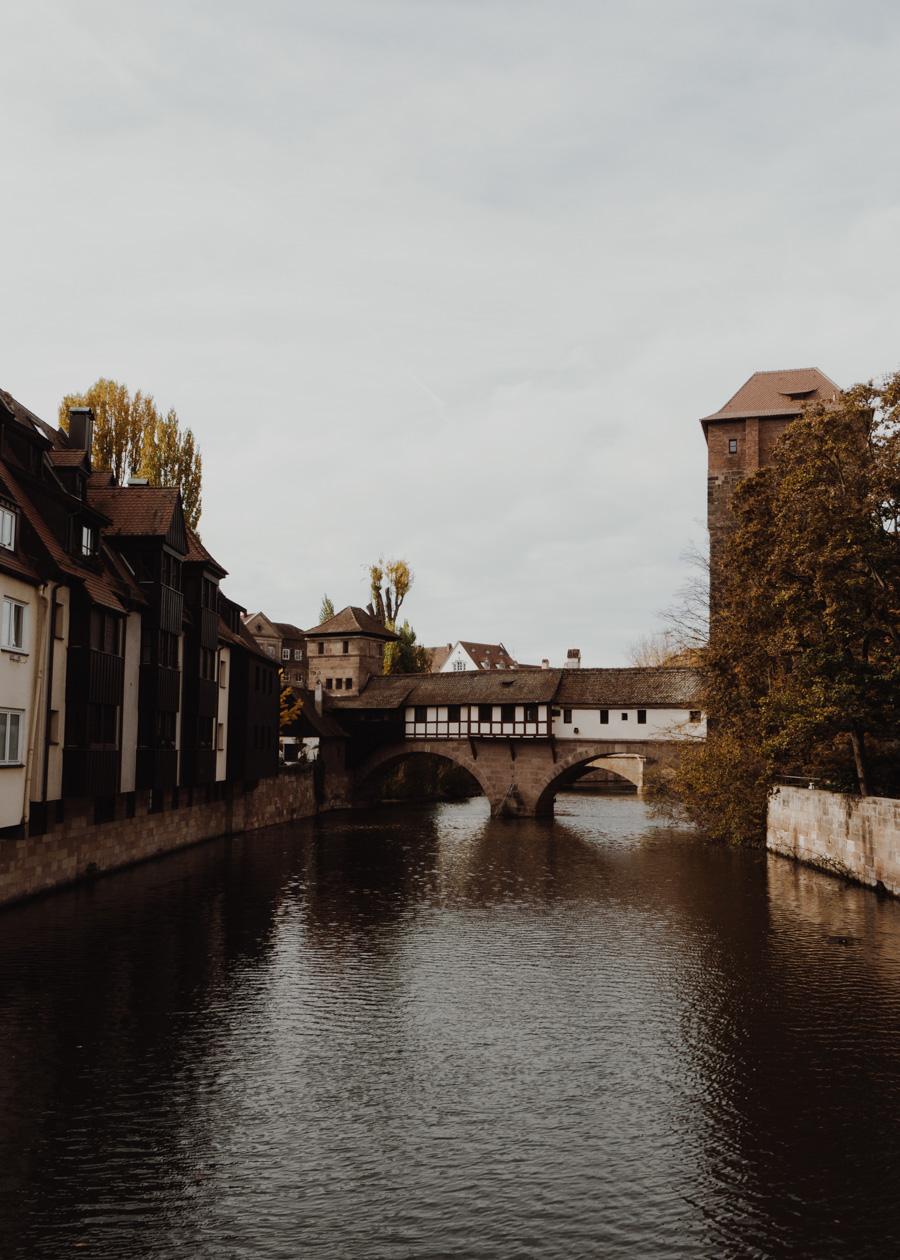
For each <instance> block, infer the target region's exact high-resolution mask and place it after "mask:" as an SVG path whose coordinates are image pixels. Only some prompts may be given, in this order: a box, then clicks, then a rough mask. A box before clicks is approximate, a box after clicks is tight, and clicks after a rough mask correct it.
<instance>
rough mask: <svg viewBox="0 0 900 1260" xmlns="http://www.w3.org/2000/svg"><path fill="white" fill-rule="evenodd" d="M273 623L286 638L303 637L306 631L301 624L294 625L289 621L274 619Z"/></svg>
mask: <svg viewBox="0 0 900 1260" xmlns="http://www.w3.org/2000/svg"><path fill="white" fill-rule="evenodd" d="M272 625H273V626H274V627H275V629H276V630H278V631H279V633H280V634H281V636H282V638H284V639H302V638H303V637H304V635H305V633H306V632H305V631H304V630H301V629H300V627H299V626H292V625H291V623H290V622H289V621H273V622H272Z"/></svg>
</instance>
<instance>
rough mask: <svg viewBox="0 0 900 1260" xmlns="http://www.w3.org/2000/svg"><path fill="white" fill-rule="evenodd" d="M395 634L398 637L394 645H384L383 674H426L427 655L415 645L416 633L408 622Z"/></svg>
mask: <svg viewBox="0 0 900 1260" xmlns="http://www.w3.org/2000/svg"><path fill="white" fill-rule="evenodd" d="M396 633H397V634H398V635H399V636H400V638H399V639H398V640H396V642H394V643H386V644H385V645H384V669H383V671H382V672H383V673H385V674H427V673H429V672H430V670H431V662H430V660H429V658H428V653H427V652H426V651H425V649H424V648H423V647H420V645H419V644H418V643H416V632H415V630H413V628H412V626H411V625H410V624H409V622H408V621H404V622H403V625H402V626H400V627H399V628H398V629H397V631H396Z"/></svg>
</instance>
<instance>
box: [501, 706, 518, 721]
mask: <svg viewBox="0 0 900 1260" xmlns="http://www.w3.org/2000/svg"><path fill="white" fill-rule="evenodd" d="M515 720H516V706H515V705H514V704H501V706H500V721H501V722H515Z"/></svg>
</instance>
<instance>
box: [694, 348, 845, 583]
mask: <svg viewBox="0 0 900 1260" xmlns="http://www.w3.org/2000/svg"><path fill="white" fill-rule="evenodd" d="M839 393H840V387H839V386H838V385H835V383H834V381H832V380H831V379H830V378H829V377H827V376H826V375H825V373H824V372H820V371H819V369H818V368H794V369H791V370H789V371H785V372H754V374H753V375H752V376H751V377H750V379H749V381H747V383H746V384H745V385H742V386H741V388H740V389H739V390H738V392H737V393H736V394H735V395H734V397H733V398H730V399H729V400H728V402H727V403H726V404H725V406H724V407H722V408H721V409H720V410H719V411H716V412H714V413H713V414H712V415H711V416H704V417H703V419H702V420H701V421H700V423H701V424H702V425H703V434H704V437H705V438H706V445H707V448H708V453H709V458H708V465H709V471H708V482H707V507H706V520H707V525H708V527H709V564H710V599H711V602H712V603H713V604H714V603H715V589H716V585H717V574H718V572H719V570H720V567H721V563H722V553H723V550H724V547H725V542H726V540H727V538H728V533H729V530H730V529H731V523H732V518H731V510H730V503H731V496H732V494H733V492H734V488H735V486H736V485H737V484H738V482H739V481H741V480H742V479H743V478H744V477H748V476H749V475H750V474H751V473H754V472H756V471H757V469H759V468H763V467H764V466H765V465H766V464H767V463H768V462H769V460H770V459H771V458H772V449H773V447H774V446H775V443H776V441H777V440H778V438H779V437H780V436H781V434H782V433H783V432H784V430H785V429H786V428H787V426H788V425H789V424H790V422H791V421H792V420H793V419H795V417H797V416H799V415H800V412H801V411H802V409H803V404H804V403H807V402H816V401H819V400H822V401H828V402H831V401H832V400H834V399H835V398H836V397H837V395H838V394H839Z"/></svg>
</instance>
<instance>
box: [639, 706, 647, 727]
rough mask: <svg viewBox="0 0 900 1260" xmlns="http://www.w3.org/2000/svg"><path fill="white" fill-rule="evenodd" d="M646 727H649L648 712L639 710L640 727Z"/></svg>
mask: <svg viewBox="0 0 900 1260" xmlns="http://www.w3.org/2000/svg"><path fill="white" fill-rule="evenodd" d="M646 725H647V710H646V709H638V726H646Z"/></svg>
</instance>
